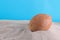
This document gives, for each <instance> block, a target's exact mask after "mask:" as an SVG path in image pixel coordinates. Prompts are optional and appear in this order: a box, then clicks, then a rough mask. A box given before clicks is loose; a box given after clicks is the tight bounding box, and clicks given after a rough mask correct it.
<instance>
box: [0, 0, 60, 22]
mask: <svg viewBox="0 0 60 40" xmlns="http://www.w3.org/2000/svg"><path fill="white" fill-rule="evenodd" d="M39 13H45V14H48V15H51V16H52V20H53V21H54V22H60V0H0V19H3V20H4V19H9V20H30V19H31V18H32V17H33V16H35V15H36V14H39Z"/></svg>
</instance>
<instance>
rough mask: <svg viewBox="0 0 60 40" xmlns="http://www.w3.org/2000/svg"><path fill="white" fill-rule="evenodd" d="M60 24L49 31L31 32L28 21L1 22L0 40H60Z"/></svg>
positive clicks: (53, 25)
mask: <svg viewBox="0 0 60 40" xmlns="http://www.w3.org/2000/svg"><path fill="white" fill-rule="evenodd" d="M59 26H60V23H53V24H52V26H51V28H50V29H49V30H48V31H37V32H31V31H30V30H29V29H28V27H29V22H27V21H18V22H17V21H0V40H60V27H59Z"/></svg>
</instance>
